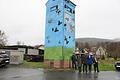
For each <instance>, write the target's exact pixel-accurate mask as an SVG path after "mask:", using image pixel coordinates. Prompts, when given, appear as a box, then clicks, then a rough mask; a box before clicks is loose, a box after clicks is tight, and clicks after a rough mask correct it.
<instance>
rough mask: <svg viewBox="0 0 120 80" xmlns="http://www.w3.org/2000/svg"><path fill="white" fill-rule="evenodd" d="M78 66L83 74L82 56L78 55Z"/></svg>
mask: <svg viewBox="0 0 120 80" xmlns="http://www.w3.org/2000/svg"><path fill="white" fill-rule="evenodd" d="M77 66H78V70H79V72H81V67H82V60H81V54H78V55H77Z"/></svg>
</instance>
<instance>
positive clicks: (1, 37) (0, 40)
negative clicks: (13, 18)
mask: <svg viewBox="0 0 120 80" xmlns="http://www.w3.org/2000/svg"><path fill="white" fill-rule="evenodd" d="M6 43H7V37H6V35H5V32H4V31H1V30H0V47H3V46H5V45H6Z"/></svg>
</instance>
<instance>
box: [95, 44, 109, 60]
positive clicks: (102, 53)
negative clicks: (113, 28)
mask: <svg viewBox="0 0 120 80" xmlns="http://www.w3.org/2000/svg"><path fill="white" fill-rule="evenodd" d="M95 54H96V55H97V56H98V58H101V59H102V58H105V57H106V56H107V52H106V49H105V48H103V47H102V46H100V47H98V48H97V49H96V51H95Z"/></svg>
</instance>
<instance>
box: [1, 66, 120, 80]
mask: <svg viewBox="0 0 120 80" xmlns="http://www.w3.org/2000/svg"><path fill="white" fill-rule="evenodd" d="M0 80H120V72H114V71H101V72H100V73H94V72H92V73H87V74H86V73H81V74H79V73H78V71H47V70H44V69H24V68H17V67H10V68H0Z"/></svg>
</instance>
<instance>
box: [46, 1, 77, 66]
mask: <svg viewBox="0 0 120 80" xmlns="http://www.w3.org/2000/svg"><path fill="white" fill-rule="evenodd" d="M75 6H76V5H75V4H74V3H72V2H71V1H70V0H48V2H47V3H46V7H47V8H46V27H45V57H44V58H45V66H47V67H53V68H67V67H70V58H71V55H72V54H73V51H74V50H75Z"/></svg>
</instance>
